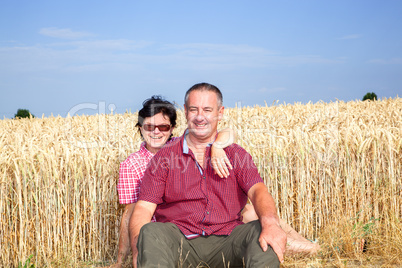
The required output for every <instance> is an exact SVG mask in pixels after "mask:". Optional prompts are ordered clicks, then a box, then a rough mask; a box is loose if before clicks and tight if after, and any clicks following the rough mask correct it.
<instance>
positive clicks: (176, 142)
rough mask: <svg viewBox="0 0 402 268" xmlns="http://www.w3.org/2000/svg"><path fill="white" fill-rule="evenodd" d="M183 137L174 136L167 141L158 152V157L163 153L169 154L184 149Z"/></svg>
mask: <svg viewBox="0 0 402 268" xmlns="http://www.w3.org/2000/svg"><path fill="white" fill-rule="evenodd" d="M182 148H183V146H182V137H181V136H180V137H175V138H172V139H171V140H170V141H169V142H167V143H166V144H165V145H164V146H163V147H162V148H161V149H160V150H159V151H158V152H157V153H156V154H155V156H156V157H160V156H161V155H164V156H166V155H167V154H171V153H176V152H178V151H180V149H182Z"/></svg>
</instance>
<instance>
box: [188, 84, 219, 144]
mask: <svg viewBox="0 0 402 268" xmlns="http://www.w3.org/2000/svg"><path fill="white" fill-rule="evenodd" d="M223 110H224V107H223V106H221V107H219V106H218V97H217V95H216V94H215V92H212V91H206V90H195V91H192V92H191V93H190V95H189V96H188V101H187V105H184V111H185V113H186V119H187V125H188V128H189V131H190V134H191V135H192V136H194V137H195V138H197V139H199V140H200V141H207V142H210V141H211V139H212V136H213V137H214V136H215V134H216V131H217V128H218V122H219V121H220V120H221V119H222V116H223Z"/></svg>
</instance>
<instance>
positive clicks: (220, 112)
mask: <svg viewBox="0 0 402 268" xmlns="http://www.w3.org/2000/svg"><path fill="white" fill-rule="evenodd" d="M224 110H225V107H223V106H221V107H220V108H219V114H218V120H219V121H221V120H222V118H223V111H224Z"/></svg>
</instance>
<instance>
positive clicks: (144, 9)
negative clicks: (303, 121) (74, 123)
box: [0, 0, 402, 119]
mask: <svg viewBox="0 0 402 268" xmlns="http://www.w3.org/2000/svg"><path fill="white" fill-rule="evenodd" d="M0 4H1V8H0V91H1V98H0V118H1V119H3V118H4V117H6V118H12V117H13V116H14V114H15V113H16V111H17V109H18V108H25V109H29V110H30V111H31V112H32V113H33V114H34V115H36V116H42V114H44V115H45V116H49V115H50V114H53V115H61V116H63V117H64V116H66V115H67V113H68V112H70V113H75V114H80V113H87V114H91V113H94V112H97V111H101V110H102V109H101V107H106V108H105V109H103V111H106V112H109V108H110V107H114V110H115V112H117V113H124V112H125V111H126V110H130V109H131V111H136V110H138V109H139V107H140V106H141V103H142V101H143V100H144V99H146V98H148V97H150V96H151V95H154V94H158V95H162V96H164V97H166V98H167V99H168V100H170V101H174V102H176V103H177V104H178V105H180V106H182V104H183V96H184V93H185V91H186V90H187V89H188V88H189V87H191V86H192V85H193V84H195V83H198V82H209V83H212V84H215V85H216V86H218V87H219V88H220V89H221V90H222V92H223V94H224V104H225V106H226V107H234V106H235V105H236V103H237V104H238V105H241V106H254V105H265V102H266V103H267V104H268V105H271V104H272V103H273V102H274V101H279V103H284V102H286V103H294V102H302V103H306V102H308V101H312V102H317V101H320V100H322V101H325V102H329V101H336V100H337V99H339V100H344V101H350V100H356V99H361V98H362V97H363V95H364V94H365V93H367V92H375V93H376V94H377V95H378V96H379V97H380V98H381V97H387V98H389V97H396V96H397V95H398V94H399V96H401V95H402V31H401V29H400V27H401V25H402V16H401V14H402V1H399V0H381V1H380V0H379V1H371V0H364V1H363V0H357V1H353V0H348V1H344V0H338V1H330V0H320V1H319V0H297V1H296V0H294V1H286V0H284V1H271V0H266V1H172V0H169V1H166V0H165V1H134V0H131V1H99V0H97V1H76V0H69V1H61V0H60V1H54V0H52V1H39V0H38V1H17V0H16V1H11V0H0ZM101 112H102V111H101Z"/></svg>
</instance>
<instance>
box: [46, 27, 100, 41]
mask: <svg viewBox="0 0 402 268" xmlns="http://www.w3.org/2000/svg"><path fill="white" fill-rule="evenodd" d="M39 33H40V34H41V35H45V36H50V37H55V38H60V39H79V38H84V37H89V36H93V34H91V33H87V32H75V31H72V30H71V29H60V28H56V27H49V28H42V29H40V30H39Z"/></svg>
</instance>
